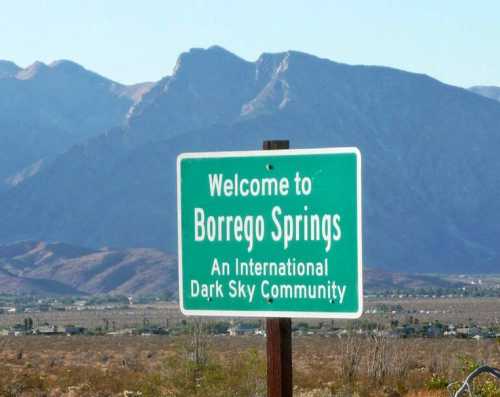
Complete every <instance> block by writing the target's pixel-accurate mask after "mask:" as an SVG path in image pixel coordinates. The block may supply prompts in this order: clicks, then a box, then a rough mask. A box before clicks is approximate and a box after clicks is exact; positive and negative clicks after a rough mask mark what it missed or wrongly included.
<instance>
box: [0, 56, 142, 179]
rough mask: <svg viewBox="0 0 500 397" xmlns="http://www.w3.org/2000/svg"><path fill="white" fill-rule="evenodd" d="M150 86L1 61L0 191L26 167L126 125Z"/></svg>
mask: <svg viewBox="0 0 500 397" xmlns="http://www.w3.org/2000/svg"><path fill="white" fill-rule="evenodd" d="M150 87H151V84H150V83H145V84H138V85H135V86H124V85H121V84H118V83H115V82H113V81H111V80H109V79H106V78H104V77H102V76H100V75H98V74H96V73H93V72H91V71H89V70H86V69H84V68H83V67H82V66H80V65H78V64H76V63H74V62H71V61H66V60H63V61H56V62H53V63H51V64H49V65H46V64H44V63H41V62H35V63H34V64H32V65H31V66H29V67H27V68H25V69H22V68H20V67H19V66H17V65H15V64H14V63H12V62H8V61H0V148H1V150H0V189H6V188H7V187H8V186H9V185H12V184H17V183H19V182H20V180H22V179H23V178H25V177H26V175H27V174H26V172H25V169H26V168H28V169H29V168H31V169H32V168H33V165H32V164H33V163H38V164H40V161H41V160H42V159H51V158H53V157H54V156H55V155H57V154H60V153H62V152H64V151H65V150H66V149H68V148H69V147H70V146H72V145H73V144H75V143H79V142H82V141H84V140H85V139H87V138H89V137H92V136H95V135H97V134H100V133H103V132H105V131H106V130H107V129H109V128H110V127H113V126H116V125H120V124H122V123H124V122H125V119H126V116H127V113H128V111H129V109H130V107H131V106H133V105H134V104H135V103H136V102H138V101H139V100H140V98H141V96H142V95H143V94H144V92H146V91H147V90H148V88H150Z"/></svg>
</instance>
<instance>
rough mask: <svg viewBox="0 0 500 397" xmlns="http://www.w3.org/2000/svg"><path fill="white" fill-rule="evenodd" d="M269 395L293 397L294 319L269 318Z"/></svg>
mask: <svg viewBox="0 0 500 397" xmlns="http://www.w3.org/2000/svg"><path fill="white" fill-rule="evenodd" d="M289 147H290V142H289V141H264V142H263V144H262V149H264V150H278V149H288V148H289ZM266 331H267V396H268V397H292V394H293V380H292V319H290V318H268V319H267V321H266Z"/></svg>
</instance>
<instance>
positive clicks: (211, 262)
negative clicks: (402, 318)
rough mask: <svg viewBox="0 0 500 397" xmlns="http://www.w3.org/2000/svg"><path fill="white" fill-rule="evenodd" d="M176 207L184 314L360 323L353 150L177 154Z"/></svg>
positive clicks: (356, 155) (357, 179)
mask: <svg viewBox="0 0 500 397" xmlns="http://www.w3.org/2000/svg"><path fill="white" fill-rule="evenodd" d="M177 206H178V238H179V301H180V306H181V310H182V312H183V313H184V314H186V315H209V316H250V317H322V318H357V317H359V316H360V315H361V313H362V310H363V309H362V308H363V291H362V287H363V282H362V251H361V248H362V247H361V217H362V213H361V155H360V152H359V150H358V149H356V148H329V149H304V150H279V151H250V152H220V153H216V152H212V153H185V154H181V155H180V156H179V157H178V159H177Z"/></svg>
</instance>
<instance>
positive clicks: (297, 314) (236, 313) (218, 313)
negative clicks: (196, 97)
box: [177, 147, 363, 319]
mask: <svg viewBox="0 0 500 397" xmlns="http://www.w3.org/2000/svg"><path fill="white" fill-rule="evenodd" d="M307 154H316V155H317V154H354V155H355V156H356V179H357V180H356V191H357V192H356V193H357V197H356V201H357V212H358V213H357V222H358V225H357V226H358V227H357V229H358V236H357V238H358V303H359V305H358V311H356V312H343V313H338V312H302V311H264V310H262V311H261V310H258V311H249V310H220V309H214V310H190V309H186V308H184V299H183V295H184V294H183V278H182V230H181V229H182V208H181V178H180V177H181V162H182V160H184V159H196V158H217V157H221V158H222V157H260V156H294V155H307ZM361 197H362V193H361V152H360V151H359V149H358V148H357V147H339V148H318V149H284V150H249V151H228V152H193V153H181V154H179V155H178V156H177V243H178V245H177V250H178V254H177V262H178V267H179V305H180V309H181V312H182V313H183V314H184V315H186V316H212V317H267V318H272V317H290V318H332V319H334V318H339V319H341V318H345V319H355V318H359V317H360V316H361V315H362V314H363V248H362V240H363V238H362V236H363V233H362V217H363V213H362V208H361Z"/></svg>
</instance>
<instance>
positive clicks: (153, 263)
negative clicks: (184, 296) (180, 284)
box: [0, 241, 177, 295]
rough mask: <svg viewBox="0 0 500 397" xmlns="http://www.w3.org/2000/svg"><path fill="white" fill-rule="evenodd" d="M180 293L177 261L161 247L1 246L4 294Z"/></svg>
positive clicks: (35, 243)
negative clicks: (115, 248)
mask: <svg viewBox="0 0 500 397" xmlns="http://www.w3.org/2000/svg"><path fill="white" fill-rule="evenodd" d="M176 292H177V261H176V258H175V256H174V255H167V254H166V253H164V252H161V251H159V250H156V249H123V250H113V249H109V248H101V249H89V248H83V247H79V246H75V245H71V244H66V243H59V242H54V243H48V242H44V241H21V242H16V243H12V244H6V245H1V246H0V293H10V294H12V293H14V294H32V295H87V294H122V295H130V294H135V295H145V294H156V295H158V294H160V293H164V294H170V295H174V294H175V293H176Z"/></svg>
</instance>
